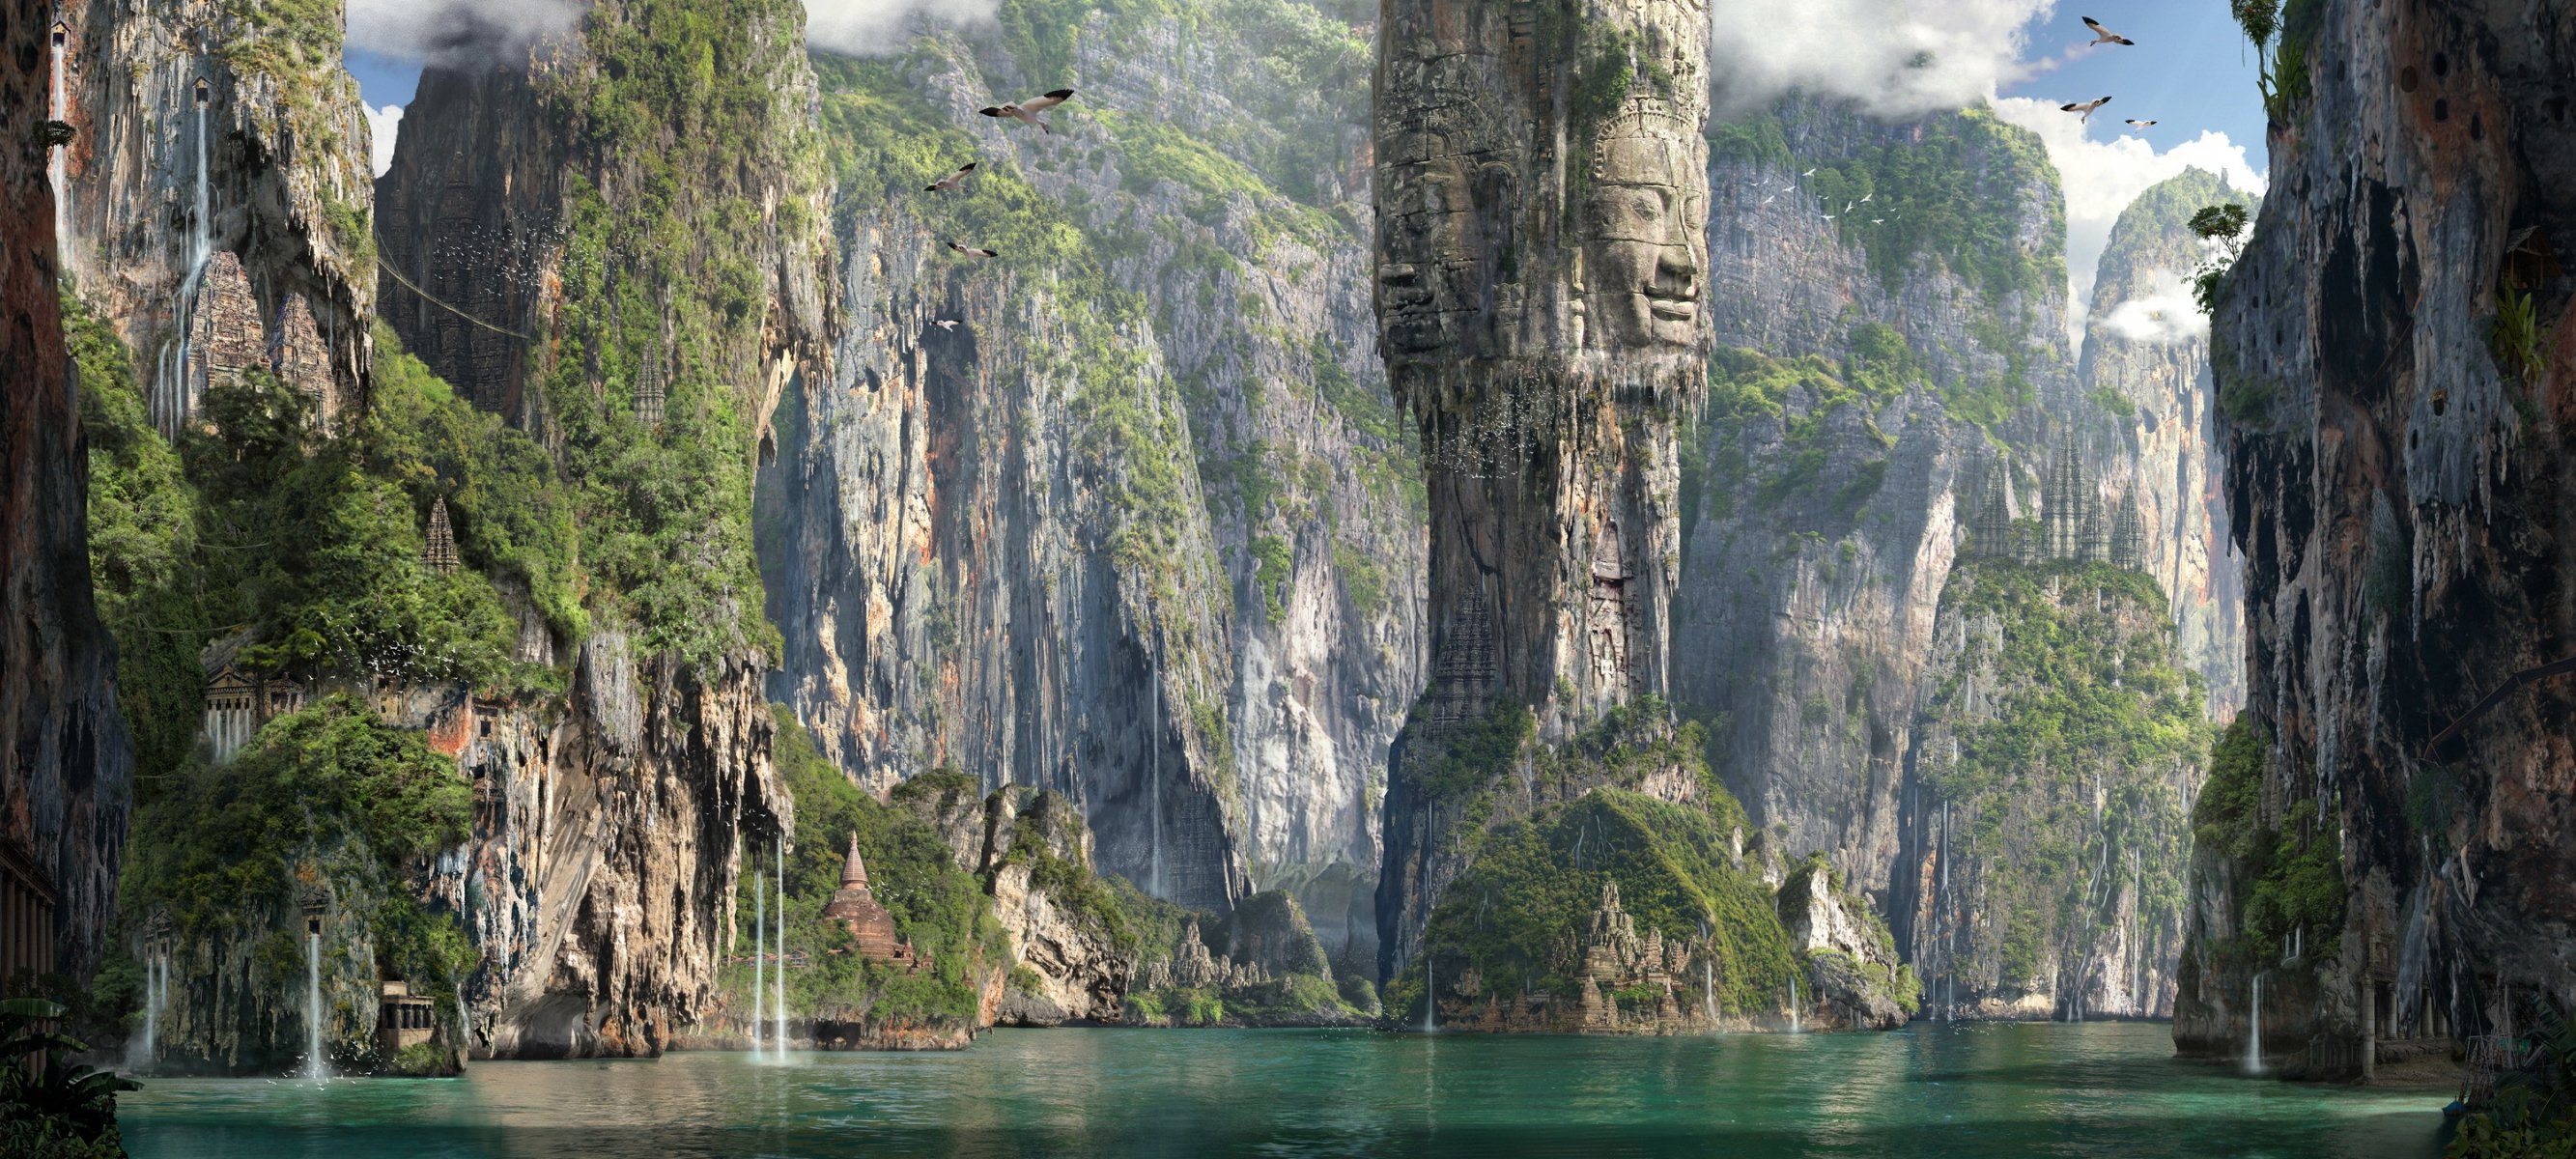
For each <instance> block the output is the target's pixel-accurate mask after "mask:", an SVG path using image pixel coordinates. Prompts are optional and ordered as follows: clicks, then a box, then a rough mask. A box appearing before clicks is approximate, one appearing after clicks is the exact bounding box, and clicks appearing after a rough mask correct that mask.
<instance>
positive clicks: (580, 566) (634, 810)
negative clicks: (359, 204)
mask: <svg viewBox="0 0 2576 1159" xmlns="http://www.w3.org/2000/svg"><path fill="white" fill-rule="evenodd" d="M802 40H803V34H802V23H801V12H800V11H799V10H798V9H797V8H796V6H795V5H793V4H785V3H772V4H751V5H744V6H736V7H732V8H729V9H727V10H726V11H725V12H724V13H723V15H722V18H721V19H719V18H716V16H715V14H713V13H710V12H707V11H704V10H703V9H702V8H700V7H699V6H695V5H691V4H686V3H681V2H679V0H643V2H639V3H633V4H622V5H594V6H592V7H591V8H590V9H589V11H588V13H587V14H586V15H585V16H584V17H583V19H582V20H581V22H580V24H579V26H578V28H577V29H576V30H574V31H573V32H571V33H569V34H566V35H564V36H561V37H556V38H551V39H546V40H542V41H540V42H538V43H536V44H534V45H527V46H519V45H497V44H496V45H490V46H483V48H482V50H481V51H475V50H472V49H467V50H464V51H463V52H462V55H461V56H459V57H458V58H457V59H459V60H460V61H471V62H472V63H471V65H470V66H469V65H465V64H462V63H460V65H459V66H458V67H454V68H432V69H431V70H430V71H428V72H427V73H425V74H424V75H423V77H422V82H421V90H420V95H419V96H418V98H417V99H416V100H415V101H414V102H413V104H412V105H411V106H410V108H409V110H408V114H407V116H406V118H405V121H404V126H405V127H404V133H403V137H402V140H401V143H400V146H399V147H398V148H397V150H396V152H395V156H394V163H393V167H392V168H391V169H390V170H389V171H388V172H387V173H386V174H385V176H384V177H383V178H381V179H380V180H379V182H378V184H377V190H378V204H379V206H380V210H381V214H382V219H383V220H382V229H381V235H382V238H383V248H384V268H385V272H386V280H385V283H384V285H383V286H382V288H381V289H382V293H383V294H384V301H385V312H386V317H387V319H388V320H389V321H391V322H392V323H393V326H394V329H395V330H396V331H397V332H398V333H400V334H401V335H402V336H403V340H404V342H405V344H406V345H407V346H409V347H410V348H412V349H414V350H417V351H419V352H420V355H421V357H422V360H423V361H424V362H426V363H427V365H428V367H429V368H430V369H431V370H434V371H436V372H438V373H439V374H440V376H442V377H443V378H445V379H446V380H447V382H449V383H450V384H452V385H453V386H454V388H455V390H456V392H457V393H458V394H459V395H461V396H462V397H464V398H465V399H467V400H470V401H471V402H473V403H474V404H476V405H477V406H479V407H482V408H484V409H487V410H491V411H496V412H499V413H500V414H501V415H503V416H504V417H505V418H506V419H508V420H509V422H510V423H511V424H512V425H514V426H516V427H518V428H520V429H522V430H525V431H526V432H527V433H528V434H529V435H530V436H531V437H532V438H533V439H534V440H535V441H536V442H537V443H538V444H540V445H542V446H544V447H545V448H547V449H548V450H549V451H550V452H552V454H553V456H554V457H555V459H556V461H557V462H558V463H559V464H560V469H561V471H562V475H563V486H564V489H565V501H566V503H567V506H568V508H569V511H568V514H569V517H570V523H571V526H572V530H573V537H572V543H571V545H570V546H569V548H568V549H567V551H566V553H565V554H564V555H561V556H553V557H548V558H545V559H544V560H543V566H538V567H535V568H533V569H532V571H531V573H530V574H526V575H524V577H523V578H524V579H525V581H526V583H527V587H528V590H527V591H526V592H524V593H522V594H520V595H519V596H517V597H514V599H513V604H514V608H515V611H516V613H517V616H518V618H519V619H520V621H521V622H522V623H523V624H524V625H527V627H526V628H525V629H523V631H522V632H521V635H520V645H519V647H520V648H521V650H522V653H523V654H522V656H521V657H520V658H521V659H522V660H523V661H529V662H535V663H542V664H560V665H568V666H569V668H570V680H569V690H568V695H567V696H566V697H565V698H564V699H562V700H560V701H554V700H549V699H537V700H534V701H527V702H521V703H516V704H508V705H503V706H499V708H498V711H491V712H489V714H488V716H479V717H475V718H474V719H475V723H476V727H477V729H478V730H479V731H478V732H476V733H475V734H474V736H473V738H472V740H471V742H470V745H471V747H470V751H469V753H468V754H467V757H466V762H467V764H468V765H469V770H470V771H471V772H472V773H473V774H474V775H475V776H476V778H477V780H478V782H479V783H480V794H481V801H482V804H481V806H480V808H479V809H478V812H477V816H476V819H475V825H474V836H473V839H472V841H471V842H470V843H469V845H468V847H467V850H466V852H465V854H464V856H462V857H461V858H455V859H452V860H450V861H446V862H442V864H441V866H440V867H439V881H440V883H441V885H440V891H441V893H442V894H443V895H445V896H446V897H447V898H448V900H450V901H451V902H452V904H453V905H454V906H455V907H456V908H457V909H458V910H459V912H461V913H462V914H463V915H464V918H465V922H466V925H467V928H468V930H469V931H470V932H471V934H472V935H473V937H474V940H475V941H476V942H477V944H478V945H479V946H480V947H481V949H482V952H483V969H482V971H481V972H480V973H478V974H477V975H476V978H475V981H474V984H473V985H472V986H470V987H469V988H468V989H469V994H468V998H469V1000H470V1003H471V1008H472V1009H471V1014H470V1018H471V1021H472V1024H473V1037H472V1042H473V1045H474V1046H475V1048H476V1049H478V1050H488V1051H490V1052H492V1053H495V1054H504V1055H518V1056H545V1055H563V1054H636V1053H646V1052H650V1051H653V1050H655V1049H658V1048H659V1046H660V1045H661V1044H662V1042H663V1041H664V1040H665V1038H666V1036H667V1035H668V1033H669V1032H670V1024H671V1022H672V1021H673V1020H674V1019H678V1018H683V1017H686V1016H687V1015H689V1014H690V1013H691V1012H693V1011H694V1010H696V1009H698V1008H702V1007H703V1006H705V1005H706V1004H707V1002H708V1000H709V999H710V998H711V996H712V993H713V989H714V985H715V969H716V961H715V959H716V957H717V955H718V954H719V953H720V952H722V950H723V949H724V947H725V946H727V945H728V944H729V943H730V941H731V907H730V901H731V899H732V897H733V896H734V892H735V891H734V882H735V873H736V868H735V865H736V861H737V859H738V858H739V857H740V855H741V854H742V853H743V852H744V851H745V849H746V848H747V847H748V848H756V847H757V846H766V845H769V844H771V843H773V842H775V841H777V840H779V839H781V835H783V834H784V833H785V832H786V829H785V827H784V823H785V819H786V818H785V812H786V808H787V805H786V802H785V800H784V795H783V794H782V793H781V792H780V791H779V789H778V785H777V782H776V779H775V776H774V773H773V772H772V770H771V767H770V755H769V754H770V743H771V738H772V734H773V722H772V720H771V718H770V715H769V712H768V708H767V703H766V699H765V697H764V694H763V687H762V672H763V670H764V669H765V668H766V667H767V665H768V662H769V658H770V657H771V656H774V655H775V654H776V650H777V639H776V636H775V635H774V633H773V631H772V629H770V628H769V627H768V625H767V623H766V622H765V621H764V619H763V618H762V613H761V594H760V589H759V582H760V581H759V573H758V567H757V564H756V562H755V560H754V557H753V545H752V538H753V537H752V533H751V526H750V523H751V521H750V518H749V511H750V506H751V493H752V476H753V466H754V463H755V462H756V461H766V460H768V459H770V458H772V457H774V456H775V454H776V450H777V436H776V433H775V431H774V430H773V428H772V426H771V420H772V415H773V413H774V412H775V410H776V408H777V406H778V404H779V401H780V399H781V398H782V397H784V396H786V395H787V394H789V393H791V392H792V391H793V390H794V389H795V388H796V385H797V384H798V383H799V382H802V381H818V382H819V381H828V380H829V378H830V374H831V349H830V343H831V327H832V325H833V321H834V314H833V304H832V302H831V300H830V298H829V296H828V295H827V294H826V293H825V292H824V289H825V287H827V286H829V285H831V283H832V281H833V273H832V271H833V260H832V255H831V251H830V250H829V249H828V248H827V246H828V242H827V239H826V235H825V231H824V221H825V216H826V213H827V208H828V207H827V205H826V197H825V185H826V183H825V176H824V172H823V166H822V162H821V158H820V155H819V153H818V152H817V144H816V140H815V137H814V133H813V129H812V124H811V119H810V118H811V113H812V106H813V102H814V83H813V78H812V75H811V72H810V71H809V69H808V67H807V65H806V61H805V55H804V51H803V43H802ZM492 546H496V545H495V544H494V543H493V542H492V541H491V540H490V539H489V538H486V540H485V547H486V548H487V550H488V549H489V548H490V547H492ZM474 707H475V711H477V712H483V711H485V710H484V709H483V708H482V706H480V705H476V706H474ZM754 834H760V835H765V839H763V840H760V841H758V842H757V846H755V845H752V843H751V838H752V836H753V835H754Z"/></svg>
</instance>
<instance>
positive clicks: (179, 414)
mask: <svg viewBox="0 0 2576 1159" xmlns="http://www.w3.org/2000/svg"><path fill="white" fill-rule="evenodd" d="M207 206H208V200H207V195H206V107H205V106H204V105H198V106H197V213H196V217H195V218H194V220H191V221H190V222H189V223H188V272H187V274H186V276H184V277H182V278H180V279H179V293H178V298H177V300H176V301H174V302H172V303H171V306H170V316H171V318H172V319H173V320H174V322H175V326H174V332H173V335H172V340H171V341H170V342H169V344H167V345H164V346H163V347H162V348H161V367H160V375H159V377H157V378H155V379H154V380H153V383H152V397H153V401H154V406H153V408H152V409H153V411H154V414H153V415H152V419H153V422H154V423H155V425H157V426H159V427H160V428H161V433H162V434H163V435H164V436H166V437H169V438H174V439H175V438H177V437H178V436H179V425H180V424H181V423H183V422H185V421H187V418H188V412H189V411H191V410H194V409H196V401H197V400H196V398H195V393H196V392H195V391H194V390H192V389H190V383H189V380H188V338H189V334H188V332H189V330H190V329H191V328H192V327H193V325H194V323H195V320H196V309H197V284H198V283H199V282H200V281H202V280H204V278H205V276H206V259H207V258H208V257H209V256H211V254H212V252H213V248H214V247H213V246H212V244H211V243H210V242H208V240H207V237H206V231H207V228H208V225H209V219H210V218H212V217H213V214H212V212H210V211H209V209H208V208H207Z"/></svg>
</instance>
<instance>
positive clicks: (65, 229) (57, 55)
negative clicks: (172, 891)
mask: <svg viewBox="0 0 2576 1159" xmlns="http://www.w3.org/2000/svg"><path fill="white" fill-rule="evenodd" d="M70 51H71V46H69V45H63V46H60V47H57V48H55V49H54V50H53V52H54V68H53V97H52V101H51V103H50V104H48V105H47V106H46V107H47V108H48V109H50V110H52V111H51V112H48V113H47V114H46V115H47V116H49V117H52V118H53V119H55V120H57V121H68V120H71V119H72V109H71V105H70V103H69V102H67V101H66V100H64V98H63V54H65V53H67V52H70ZM71 151H72V150H71V146H69V145H54V146H49V147H48V148H47V149H46V150H45V175H46V177H47V178H49V179H51V181H52V183H53V187H54V245H55V246H56V247H58V249H59V250H60V252H61V253H62V255H63V258H64V259H66V260H65V262H64V264H65V265H69V264H70V262H69V261H68V259H69V258H70V257H71V252H72V183H71V173H70V169H69V160H68V159H69V158H70V156H71ZM144 1034H145V1035H146V1036H147V1037H146V1041H147V1042H148V1041H149V1035H150V1034H151V1027H150V1025H149V1024H146V1026H145V1028H144Z"/></svg>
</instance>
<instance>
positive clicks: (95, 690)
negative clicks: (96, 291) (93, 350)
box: [0, 0, 133, 975]
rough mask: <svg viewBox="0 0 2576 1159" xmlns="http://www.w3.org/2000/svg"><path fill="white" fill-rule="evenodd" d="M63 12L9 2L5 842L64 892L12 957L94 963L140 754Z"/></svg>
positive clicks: (2, 602)
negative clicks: (59, 72)
mask: <svg viewBox="0 0 2576 1159" xmlns="http://www.w3.org/2000/svg"><path fill="white" fill-rule="evenodd" d="M47 12H48V9H47V6H46V5H44V4H40V3H33V2H30V0H12V2H11V3H10V4H9V6H8V10H7V12H6V15H5V17H0V120H6V121H7V122H9V123H10V124H12V125H16V126H19V127H20V128H19V131H16V132H12V133H9V134H8V135H7V143H6V144H5V145H0V461H5V464H6V465H5V467H0V526H5V527H6V528H7V531H6V533H5V535H0V585H5V586H0V842H5V844H0V856H5V857H6V858H7V859H8V865H7V870H8V877H9V879H10V882H11V886H12V889H13V891H18V890H23V891H27V892H28V893H33V892H35V891H39V890H41V891H44V892H47V893H50V894H51V895H52V896H51V897H50V898H49V899H48V901H49V902H50V906H49V908H50V910H51V915H52V921H51V929H50V931H49V934H50V938H51V942H50V945H39V946H23V945H13V946H11V947H10V948H9V951H8V965H9V966H11V967H16V966H20V965H32V966H36V967H37V968H38V969H39V971H40V972H52V971H57V970H59V971H61V972H64V973H68V974H73V975H87V974H88V973H89V972H90V971H91V970H93V969H95V968H96V967H97V965H98V963H99V960H100V958H101V956H102V953H103V952H104V951H105V949H106V945H105V943H106V937H107V927H108V922H109V920H110V918H111V916H112V914H113V911H114V909H115V902H116V879H117V866H118V864H119V862H120V860H121V858H122V854H123V850H124V845H125V828H126V816H127V808H128V802H129V799H130V798H129V793H130V786H131V777H132V762H133V757H132V754H131V751H130V749H129V748H128V747H127V743H126V733H125V724H124V721H123V720H122V718H120V717H119V716H118V714H117V706H116V687H115V682H114V674H115V667H116V665H115V646H114V644H113V643H112V642H111V641H110V640H109V638H108V635H107V631H106V629H105V628H103V627H101V626H100V624H99V620H98V614H97V611H96V608H95V607H94V605H93V603H92V600H91V595H90V574H89V521H88V515H87V512H88V498H87V496H88V486H87V483H88V478H89V472H88V464H87V459H86V456H85V454H84V452H83V447H82V444H81V438H80V401H79V400H80V383H79V380H78V378H77V377H76V375H75V373H74V371H73V368H72V364H71V362H70V361H69V359H67V358H66V357H65V355H64V349H63V329H62V317H61V306H60V297H59V295H60V280H61V269H60V266H59V265H58V260H59V258H58V250H57V249H56V246H55V237H54V231H55V219H54V199H53V194H52V191H51V189H50V188H49V186H48V183H47V175H46V166H47V160H48V158H47V153H48V146H47V143H46V141H45V139H44V135H43V134H42V133H40V132H36V131H34V130H36V129H39V128H41V127H42V126H41V125H40V124H38V122H40V121H42V120H44V119H46V118H45V116H44V110H45V107H46V98H47V87H48V85H49V77H48V72H47V69H48V55H47V51H46V28H47V26H48V24H49V23H50V21H48V20H47V19H46V17H47ZM22 876H33V877H34V878H35V880H32V881H21V880H20V879H21V878H22ZM21 896H22V897H23V896H24V895H23V894H22V895H21ZM14 912H15V906H14V905H13V913H14ZM11 936H12V937H13V938H14V937H16V936H19V935H18V932H17V931H12V935H11Z"/></svg>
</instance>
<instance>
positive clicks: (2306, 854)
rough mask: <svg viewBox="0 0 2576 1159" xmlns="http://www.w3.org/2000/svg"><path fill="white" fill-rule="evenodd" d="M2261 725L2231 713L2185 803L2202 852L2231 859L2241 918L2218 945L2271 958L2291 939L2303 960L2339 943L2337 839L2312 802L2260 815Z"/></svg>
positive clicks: (2264, 748) (2264, 758)
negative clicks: (2270, 819)
mask: <svg viewBox="0 0 2576 1159" xmlns="http://www.w3.org/2000/svg"><path fill="white" fill-rule="evenodd" d="M2271 744H2272V742H2271V736H2270V733H2269V730H2267V729H2265V728H2264V726H2263V725H2262V723H2261V722H2260V721H2258V720H2256V719H2255V718H2254V717H2253V715H2252V714H2251V713H2247V714H2242V715H2239V716H2238V717H2237V718H2236V720H2235V721H2234V722H2233V723H2231V724H2229V725H2228V726H2227V729H2226V731H2224V732H2222V733H2220V734H2219V736H2218V740H2217V743H2216V744H2215V745H2213V746H2212V747H2211V749H2210V757H2209V780H2208V782H2207V783H2205V784H2204V785H2202V786H2201V790H2200V799H2199V800H2198V801H2196V802H2194V803H2193V805H2192V811H2191V821H2192V834H2193V837H2194V839H2195V840H2197V841H2198V842H2199V843H2200V848H2202V849H2203V850H2206V851H2209V852H2211V853H2215V854H2217V855H2219V856H2221V857H2225V858H2227V859H2228V860H2230V861H2232V862H2234V863H2235V866H2236V872H2235V873H2234V874H2233V875H2231V876H2230V878H2229V880H2230V881H2232V882H2234V883H2235V885H2236V888H2237V890H2238V896H2237V897H2236V899H2235V900H2236V902H2237V904H2238V906H2239V907H2240V909H2239V912H2240V914H2241V915H2242V920H2241V921H2240V922H2239V926H2238V930H2237V936H2236V940H2235V941H2234V942H2232V943H2229V944H2226V945H2221V946H2218V947H2216V948H2217V950H2218V952H2219V953H2221V954H2224V955H2229V956H2232V957H2240V958H2241V959H2242V960H2245V961H2254V962H2275V961H2279V960H2280V959H2281V957H2282V955H2283V954H2284V953H2285V952H2286V951H2287V950H2288V949H2290V948H2291V947H2292V946H2293V945H2294V944H2295V945H2296V946H2298V947H2299V948H2300V949H2302V950H2304V951H2305V952H2306V954H2307V956H2308V958H2309V960H2311V961H2320V960H2324V959H2328V958H2333V957H2334V956H2336V954H2337V953H2339V952H2340V951H2341V949H2342V945H2343V927H2344V900H2345V887H2344V879H2343V842H2342V841H2341V839H2340V837H2339V836H2338V835H2337V834H2336V833H2334V832H2333V831H2332V830H2330V829H2328V828H2327V827H2326V826H2325V824H2324V823H2323V822H2322V821H2320V819H2319V815H2318V811H2317V806H2316V802H2314V801H2294V802H2291V803H2290V805H2289V807H2288V808H2287V809H2285V810H2284V811H2283V812H2282V815H2281V817H2280V818H2279V821H2278V823H2277V824H2270V823H2266V821H2265V819H2264V817H2263V781H2264V778H2265V777H2267V776H2268V775H2269V772H2270V765H2271Z"/></svg>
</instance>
